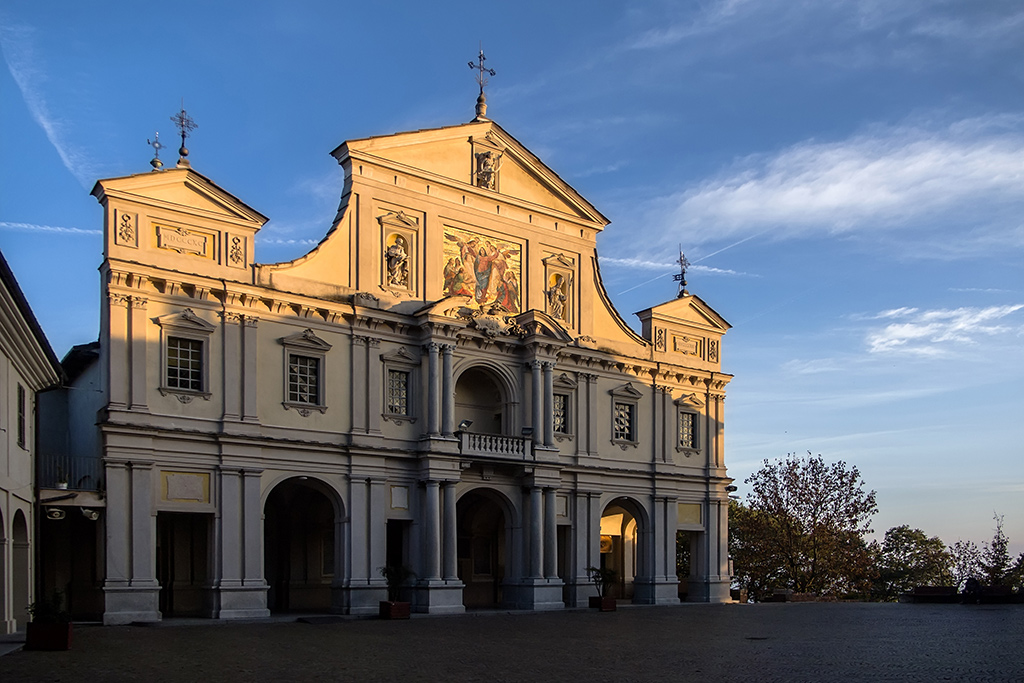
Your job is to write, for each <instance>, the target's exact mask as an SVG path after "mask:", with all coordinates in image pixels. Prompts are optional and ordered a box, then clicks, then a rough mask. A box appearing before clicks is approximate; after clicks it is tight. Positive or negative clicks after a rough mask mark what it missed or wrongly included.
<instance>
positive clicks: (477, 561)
mask: <svg viewBox="0 0 1024 683" xmlns="http://www.w3.org/2000/svg"><path fill="white" fill-rule="evenodd" d="M503 508H504V506H503V505H501V504H500V498H499V497H498V496H497V495H496V494H493V493H492V492H489V491H486V490H476V491H470V492H469V493H467V494H466V495H464V496H462V498H460V499H459V502H458V504H457V505H456V520H457V521H456V524H457V534H458V546H457V548H458V550H457V552H458V574H459V579H460V580H461V581H462V583H463V584H464V585H465V588H464V589H463V592H462V603H463V605H465V606H466V607H467V608H473V607H477V608H480V607H497V606H499V605H501V604H502V600H503V598H504V596H503V591H502V582H503V581H504V579H505V571H506V566H507V556H508V555H507V552H506V550H507V546H508V520H507V515H506V513H505V511H504V509H503Z"/></svg>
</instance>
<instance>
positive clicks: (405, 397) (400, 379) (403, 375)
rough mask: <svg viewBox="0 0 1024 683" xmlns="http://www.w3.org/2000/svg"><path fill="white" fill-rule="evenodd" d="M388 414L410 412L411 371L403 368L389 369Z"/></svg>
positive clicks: (405, 413) (406, 413)
mask: <svg viewBox="0 0 1024 683" xmlns="http://www.w3.org/2000/svg"><path fill="white" fill-rule="evenodd" d="M387 409H388V414H390V415H408V414H409V373H408V372H405V371H403V370H388V400H387Z"/></svg>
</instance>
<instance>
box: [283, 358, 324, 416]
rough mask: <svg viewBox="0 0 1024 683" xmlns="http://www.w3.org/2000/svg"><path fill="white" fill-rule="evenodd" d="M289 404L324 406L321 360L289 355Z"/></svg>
mask: <svg viewBox="0 0 1024 683" xmlns="http://www.w3.org/2000/svg"><path fill="white" fill-rule="evenodd" d="M288 402H289V403H297V404H301V405H308V406H319V405H321V404H322V401H321V400H320V359H319V358H316V357H313V356H303V355H299V354H297V353H289V354H288Z"/></svg>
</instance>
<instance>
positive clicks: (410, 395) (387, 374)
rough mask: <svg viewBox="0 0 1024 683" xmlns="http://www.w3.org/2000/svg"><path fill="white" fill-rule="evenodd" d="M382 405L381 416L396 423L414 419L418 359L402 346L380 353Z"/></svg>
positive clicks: (413, 420)
mask: <svg viewBox="0 0 1024 683" xmlns="http://www.w3.org/2000/svg"><path fill="white" fill-rule="evenodd" d="M380 360H381V362H382V363H383V365H384V368H383V371H384V378H383V379H384V405H383V406H382V408H383V413H382V414H381V417H382V418H383V419H384V420H389V421H391V422H394V423H396V424H400V423H402V422H407V421H408V422H415V421H416V395H417V394H416V375H417V373H416V371H417V370H418V369H419V364H420V359H419V357H418V356H417V355H416V354H413V353H410V352H409V351H408V350H407V349H406V348H405V347H404V346H400V347H398V348H397V349H395V350H394V351H389V352H388V353H382V354H381V355H380Z"/></svg>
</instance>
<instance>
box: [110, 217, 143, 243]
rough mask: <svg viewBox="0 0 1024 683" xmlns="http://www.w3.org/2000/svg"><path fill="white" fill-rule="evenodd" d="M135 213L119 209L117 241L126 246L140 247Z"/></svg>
mask: <svg viewBox="0 0 1024 683" xmlns="http://www.w3.org/2000/svg"><path fill="white" fill-rule="evenodd" d="M136 220H137V218H136V216H135V214H131V213H125V212H123V211H117V218H116V219H115V222H116V224H117V230H116V233H115V234H116V242H117V244H119V245H121V246H125V247H138V246H139V243H138V231H137V230H136Z"/></svg>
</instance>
